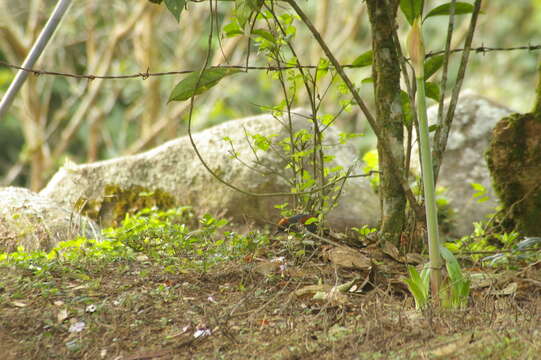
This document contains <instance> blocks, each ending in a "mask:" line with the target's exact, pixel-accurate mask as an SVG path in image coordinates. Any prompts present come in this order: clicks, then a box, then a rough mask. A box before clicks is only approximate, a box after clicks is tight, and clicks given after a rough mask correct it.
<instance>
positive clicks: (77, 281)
mask: <svg viewBox="0 0 541 360" xmlns="http://www.w3.org/2000/svg"><path fill="white" fill-rule="evenodd" d="M324 250H325V246H320V247H317V248H314V249H312V250H311V251H309V252H307V253H306V254H304V255H303V256H302V257H297V258H295V257H291V256H289V255H287V254H286V256H285V258H281V256H283V251H281V250H280V244H279V243H274V244H272V245H269V246H268V247H266V248H260V249H258V250H257V253H254V255H251V256H246V257H245V258H243V259H242V260H238V261H235V262H226V263H221V264H219V265H216V266H214V267H212V268H211V269H209V270H208V271H206V272H201V271H192V270H189V269H186V270H182V271H175V272H171V271H170V270H169V271H168V269H167V268H165V267H164V266H162V265H159V264H156V263H154V262H151V261H149V260H148V258H146V257H145V256H139V257H137V258H136V259H131V260H127V259H118V260H117V261H110V260H108V261H99V260H96V261H81V262H80V263H76V264H75V263H65V264H62V263H58V264H56V265H54V266H52V267H51V268H50V269H49V270H48V272H47V275H46V276H38V275H36V274H35V272H32V271H29V270H28V269H21V268H18V267H11V266H10V267H7V266H5V267H0V350H1V352H2V354H1V355H0V357H1V358H2V359H4V360H14V359H17V360H19V359H111V360H113V359H114V360H143V359H318V360H320V359H433V358H440V359H538V358H539V354H541V263H539V262H538V263H534V264H529V265H525V266H524V267H523V268H521V269H519V270H509V269H507V270H503V269H500V270H494V269H480V268H473V267H472V268H469V269H468V271H469V272H471V273H474V272H475V273H486V274H492V275H494V274H496V275H497V276H494V277H491V279H494V281H488V282H484V283H475V284H473V285H474V286H473V287H474V289H473V290H472V293H471V296H470V299H469V304H468V306H467V307H466V308H465V309H462V310H440V311H434V310H433V311H430V310H427V311H424V312H419V311H416V310H415V305H414V302H413V298H412V296H411V295H410V294H409V292H408V291H407V288H406V287H405V285H404V283H403V282H402V281H401V279H402V278H403V276H405V275H406V267H405V265H404V264H402V263H400V262H398V261H396V260H394V259H392V258H391V257H390V256H388V255H385V254H383V253H382V252H381V251H380V250H378V248H375V247H374V248H372V249H363V250H362V251H363V252H364V254H365V255H366V256H369V257H370V258H371V259H372V264H373V265H372V266H371V267H370V268H369V269H365V270H362V269H357V270H355V269H350V270H347V269H343V268H338V267H337V266H335V265H333V264H331V263H330V262H328V261H327V260H325V257H324V256H323V252H324ZM272 259H274V261H272ZM485 279H486V278H485ZM349 281H353V284H354V286H352V287H351V288H350V289H349V290H348V291H346V292H345V293H339V294H334V295H332V296H323V298H322V299H321V300H314V299H313V295H314V292H317V291H321V292H323V294H325V292H327V293H326V294H327V295H328V294H329V291H330V290H329V289H331V288H332V286H335V285H337V284H343V283H347V282H349ZM331 292H332V291H331Z"/></svg>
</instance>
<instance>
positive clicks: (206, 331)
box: [193, 328, 212, 338]
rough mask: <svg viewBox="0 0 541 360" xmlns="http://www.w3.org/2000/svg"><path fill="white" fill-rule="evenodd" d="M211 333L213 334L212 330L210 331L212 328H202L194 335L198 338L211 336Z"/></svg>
mask: <svg viewBox="0 0 541 360" xmlns="http://www.w3.org/2000/svg"><path fill="white" fill-rule="evenodd" d="M211 334H212V332H211V331H210V329H207V328H202V329H197V330H196V331H195V332H194V333H193V337H194V338H198V337H204V336H210V335H211Z"/></svg>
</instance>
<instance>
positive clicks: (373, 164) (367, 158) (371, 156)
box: [363, 149, 380, 191]
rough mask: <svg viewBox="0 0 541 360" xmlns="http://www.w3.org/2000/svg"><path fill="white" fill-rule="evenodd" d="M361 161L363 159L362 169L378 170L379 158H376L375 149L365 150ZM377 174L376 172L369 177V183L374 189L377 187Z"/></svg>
mask: <svg viewBox="0 0 541 360" xmlns="http://www.w3.org/2000/svg"><path fill="white" fill-rule="evenodd" d="M363 161H364V164H365V165H364V171H365V172H370V171H378V170H379V158H378V151H377V150H376V149H373V150H370V151H367V152H366V153H365V154H364V155H363ZM379 181H380V180H379V174H378V173H376V174H375V175H373V176H371V177H370V184H371V185H372V187H373V188H374V190H376V191H377V190H378V189H379Z"/></svg>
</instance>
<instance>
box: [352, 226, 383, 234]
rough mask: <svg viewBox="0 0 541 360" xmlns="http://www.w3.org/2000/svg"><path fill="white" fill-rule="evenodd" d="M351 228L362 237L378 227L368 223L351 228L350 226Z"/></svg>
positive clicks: (373, 231)
mask: <svg viewBox="0 0 541 360" xmlns="http://www.w3.org/2000/svg"><path fill="white" fill-rule="evenodd" d="M351 230H353V231H355V232H356V233H357V234H359V235H360V236H363V237H364V236H368V235H370V234H372V233H375V232H376V231H378V229H376V228H373V227H369V226H368V225H363V226H362V227H361V228H356V227H353V228H351Z"/></svg>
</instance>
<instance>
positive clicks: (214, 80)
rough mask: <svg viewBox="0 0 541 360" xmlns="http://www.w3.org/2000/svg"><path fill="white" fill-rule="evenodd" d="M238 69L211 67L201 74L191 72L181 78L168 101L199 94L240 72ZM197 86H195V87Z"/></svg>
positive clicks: (181, 99)
mask: <svg viewBox="0 0 541 360" xmlns="http://www.w3.org/2000/svg"><path fill="white" fill-rule="evenodd" d="M240 71H241V70H239V69H229V68H211V69H205V70H204V71H203V72H202V73H201V74H199V73H198V72H193V73H191V74H189V75H188V76H186V77H185V78H184V79H182V80H181V81H180V82H179V83H178V84H177V85H176V86H175V88H174V89H173V91H172V92H171V95H170V96H169V100H168V102H170V101H184V100H188V99H189V98H191V97H192V96H195V95H199V94H202V93H204V92H205V91H207V90H208V89H210V88H211V87H213V86H214V85H216V84H218V82H220V80H222V79H223V78H224V77H226V76H229V75H233V74H236V73H238V72H240ZM196 87H197V88H196Z"/></svg>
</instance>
